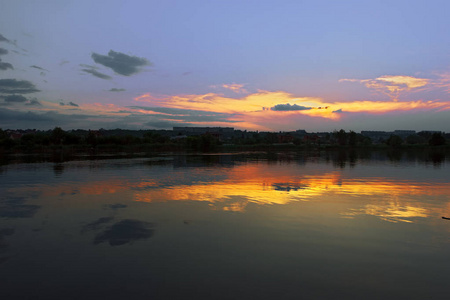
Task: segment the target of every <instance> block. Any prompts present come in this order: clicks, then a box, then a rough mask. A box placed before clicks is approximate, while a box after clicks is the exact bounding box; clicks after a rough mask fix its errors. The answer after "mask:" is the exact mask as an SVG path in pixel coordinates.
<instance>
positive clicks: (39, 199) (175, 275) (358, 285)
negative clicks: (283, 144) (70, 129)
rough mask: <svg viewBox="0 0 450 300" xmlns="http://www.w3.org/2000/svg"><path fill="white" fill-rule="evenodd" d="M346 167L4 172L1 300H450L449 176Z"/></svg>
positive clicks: (403, 165) (361, 164) (334, 159)
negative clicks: (448, 299)
mask: <svg viewBox="0 0 450 300" xmlns="http://www.w3.org/2000/svg"><path fill="white" fill-rule="evenodd" d="M340 155H341V156H342V154H332V155H320V156H304V155H300V154H289V153H284V154H272V155H264V154H260V155H255V154H253V155H250V154H247V155H205V156H196V155H190V156H164V157H160V158H136V159H108V160H87V161H68V162H59V163H52V162H42V163H14V164H5V165H2V166H0V282H1V288H0V297H1V298H2V299H51V298H53V299H124V298H126V299H431V298H433V299H447V297H448V295H449V293H450V258H449V254H450V239H449V237H450V220H445V219H442V217H443V216H447V217H450V173H449V171H450V168H449V164H448V160H447V163H446V160H445V157H440V159H439V157H438V159H437V160H436V159H422V158H417V157H408V156H406V157H405V156H404V155H402V154H399V156H397V157H394V158H392V157H387V156H386V157H385V156H383V155H369V156H366V157H364V158H362V157H360V156H356V157H350V158H349V157H348V156H346V155H344V157H341V156H340Z"/></svg>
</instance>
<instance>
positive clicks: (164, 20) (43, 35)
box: [0, 0, 450, 132]
mask: <svg viewBox="0 0 450 300" xmlns="http://www.w3.org/2000/svg"><path fill="white" fill-rule="evenodd" d="M449 9H450V3H448V2H447V1H436V0H435V1H426V2H425V1H399V0H396V1H389V2H384V1H379V2H376V3H375V2H370V3H369V2H363V1H339V2H336V1H302V2H301V1H200V0H199V1H189V2H186V1H126V2H125V1H118V0H115V1H108V2H103V1H99V2H95V3H92V2H89V1H76V2H75V1H56V0H52V1H40V2H33V1H25V0H21V1H9V0H7V1H4V2H3V3H2V5H1V9H0V28H1V29H0V128H2V129H8V128H9V129H27V128H36V129H41V130H44V129H53V128H54V127H61V128H63V129H65V130H70V129H78V128H80V129H98V128H105V129H113V128H124V129H172V128H173V127H177V126H179V127H183V126H193V127H194V126H199V127H208V126H209V127H215V126H219V127H233V128H236V129H242V130H259V131H293V130H297V129H305V130H307V131H333V130H339V129H344V130H355V131H360V130H380V131H393V130H398V129H405V130H416V131H420V130H439V131H446V132H449V131H450V122H449V121H448V120H450V99H449V95H450V64H449V59H450V54H449V53H450V51H449V50H450V49H449V48H450V41H449V40H448V39H446V38H445V37H446V33H447V32H448V29H450V20H449V19H448V18H447V16H446V15H447V11H449Z"/></svg>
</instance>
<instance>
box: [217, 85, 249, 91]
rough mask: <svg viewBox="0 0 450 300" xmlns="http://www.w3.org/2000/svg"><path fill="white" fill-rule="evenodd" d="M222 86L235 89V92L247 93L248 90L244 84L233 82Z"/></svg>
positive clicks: (231, 89)
mask: <svg viewBox="0 0 450 300" xmlns="http://www.w3.org/2000/svg"><path fill="white" fill-rule="evenodd" d="M222 87H223V88H225V89H228V90H230V91H233V92H235V93H246V92H247V90H245V89H244V84H238V83H231V84H222Z"/></svg>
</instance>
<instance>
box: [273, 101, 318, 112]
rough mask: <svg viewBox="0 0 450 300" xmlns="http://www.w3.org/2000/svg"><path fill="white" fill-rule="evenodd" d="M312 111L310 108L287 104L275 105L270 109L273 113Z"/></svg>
mask: <svg viewBox="0 0 450 300" xmlns="http://www.w3.org/2000/svg"><path fill="white" fill-rule="evenodd" d="M310 109H312V107H306V106H301V105H297V104H294V105H290V104H289V103H287V104H277V105H275V106H274V107H272V108H271V110H275V111H295V110H310Z"/></svg>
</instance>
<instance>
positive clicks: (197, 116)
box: [128, 106, 235, 126]
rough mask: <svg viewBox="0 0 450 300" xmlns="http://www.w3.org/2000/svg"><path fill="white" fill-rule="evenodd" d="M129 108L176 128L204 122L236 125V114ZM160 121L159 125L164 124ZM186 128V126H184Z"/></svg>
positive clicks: (162, 108) (142, 107)
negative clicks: (181, 123) (234, 117)
mask: <svg viewBox="0 0 450 300" xmlns="http://www.w3.org/2000/svg"><path fill="white" fill-rule="evenodd" d="M128 108H131V109H135V110H138V111H140V112H148V111H150V112H153V114H149V113H146V115H147V116H152V117H153V118H157V119H160V120H164V122H165V121H168V122H169V123H170V124H175V125H174V126H181V125H176V124H180V122H184V123H183V124H188V123H189V122H191V125H192V123H204V122H224V123H234V122H235V121H234V120H233V119H232V117H233V116H234V114H228V113H220V112H213V111H201V110H192V109H179V108H169V107H147V106H129V107H128ZM164 122H160V121H158V123H161V124H162V123H164ZM183 126H185V125H183ZM186 126H187V125H186Z"/></svg>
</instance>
